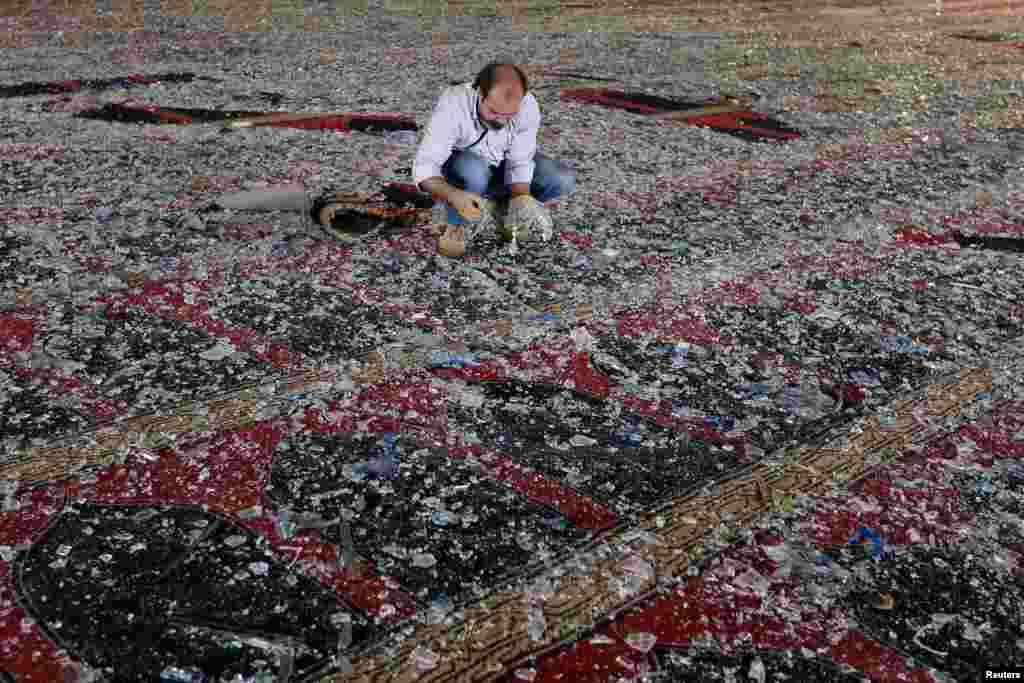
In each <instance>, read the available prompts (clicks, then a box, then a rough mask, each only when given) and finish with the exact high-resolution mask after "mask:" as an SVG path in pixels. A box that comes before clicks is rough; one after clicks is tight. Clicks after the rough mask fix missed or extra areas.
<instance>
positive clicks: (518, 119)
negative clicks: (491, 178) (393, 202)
mask: <svg viewBox="0 0 1024 683" xmlns="http://www.w3.org/2000/svg"><path fill="white" fill-rule="evenodd" d="M479 103H480V91H479V90H478V89H477V88H474V87H473V84H472V83H462V84H460V85H453V86H451V87H449V88H447V89H446V90H445V91H444V92H443V93H442V94H441V97H440V99H439V100H438V101H437V104H436V105H435V106H434V111H433V113H432V114H431V115H430V123H429V124H427V127H426V130H425V131H424V133H423V138H422V139H421V140H420V145H419V147H418V148H417V150H416V160H415V161H414V162H413V166H412V179H413V182H414V183H416V186H417V187H419V184H420V183H421V182H423V181H424V180H426V179H427V178H433V177H434V176H440V175H442V173H441V167H442V166H443V165H444V163H445V162H446V161H448V157H450V156H451V155H452V153H453V152H456V151H462V150H464V149H466V148H467V147H469V146H470V145H473V143H474V142H476V141H477V140H478V139H479V138H480V136H481V135H483V133H484V131H485V130H486V131H487V134H486V135H484V137H483V139H482V140H480V142H479V143H477V144H476V145H475V146H474V147H473V148H472V149H471V150H470V151H471V152H472V153H474V154H478V155H479V156H481V157H483V158H484V159H486V160H487V163H489V164H490V165H491V166H492V167H495V166H497V165H498V164H500V163H501V162H502V161H504V160H507V161H508V163H507V164H506V165H505V184H506V185H512V184H513V183H526V184H529V183H530V181H531V180H533V169H534V163H533V156H534V154H535V153H536V152H537V130H538V129H539V128H540V105H538V103H537V98H535V97H534V96H533V95H532V94H530V93H527V94H526V96H525V97H523V99H522V102H521V103H520V105H519V111H518V112H516V115H515V116H513V117H512V118H511V119H510V120H509V121H508V123H506V124H505V126H504V128H502V129H501V130H492V129H491V128H488V127H487V126H486V125H484V123H483V122H482V121H480V119H479V115H478V109H477V107H478V105H479Z"/></svg>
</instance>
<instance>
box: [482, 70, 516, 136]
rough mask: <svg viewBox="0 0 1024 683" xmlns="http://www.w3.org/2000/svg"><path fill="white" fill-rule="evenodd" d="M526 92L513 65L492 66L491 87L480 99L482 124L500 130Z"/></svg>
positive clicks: (513, 113) (514, 111)
mask: <svg viewBox="0 0 1024 683" xmlns="http://www.w3.org/2000/svg"><path fill="white" fill-rule="evenodd" d="M525 96H526V93H525V92H524V89H523V82H522V80H521V79H520V77H519V73H518V72H517V71H516V69H515V67H513V66H512V65H510V64H499V65H497V66H496V67H495V68H494V81H493V82H492V83H491V89H490V90H488V91H487V94H486V95H485V96H484V98H483V99H482V100H481V101H480V109H479V111H480V118H481V120H482V121H483V123H484V125H486V126H489V127H490V128H493V129H494V130H501V129H502V128H504V127H505V124H507V123H508V121H509V120H510V119H511V118H512V117H513V116H515V114H516V113H517V112H518V111H519V107H520V105H521V104H522V101H523V98H524V97H525Z"/></svg>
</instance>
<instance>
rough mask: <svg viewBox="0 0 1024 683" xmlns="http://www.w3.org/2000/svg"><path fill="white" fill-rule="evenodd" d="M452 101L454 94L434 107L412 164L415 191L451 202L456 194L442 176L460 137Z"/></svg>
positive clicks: (443, 95) (445, 95)
mask: <svg viewBox="0 0 1024 683" xmlns="http://www.w3.org/2000/svg"><path fill="white" fill-rule="evenodd" d="M451 98H452V96H451V94H450V93H449V92H445V93H444V94H442V96H441V98H440V99H439V100H438V101H437V104H436V105H435V106H434V111H433V113H432V114H431V116H430V122H429V123H428V124H427V127H426V130H425V131H424V134H423V139H422V140H421V141H420V144H419V147H418V148H417V150H416V158H415V159H414V160H413V164H412V177H413V182H414V183H415V184H416V187H418V188H419V189H421V190H423V191H424V192H429V193H430V194H431V195H432V196H433V197H434V199H438V200H441V201H448V197H449V195H450V194H451V193H452V192H453V191H454V190H455V188H454V187H452V186H451V185H449V184H448V183H447V182H445V179H444V177H443V175H442V172H441V169H442V167H443V166H444V162H445V160H446V159H448V157H449V156H450V155H451V153H452V147H453V146H454V144H455V138H456V135H457V133H458V131H457V128H458V124H457V123H456V116H455V106H454V103H453V102H452V99H451Z"/></svg>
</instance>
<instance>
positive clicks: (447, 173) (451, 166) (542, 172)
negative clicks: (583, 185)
mask: <svg viewBox="0 0 1024 683" xmlns="http://www.w3.org/2000/svg"><path fill="white" fill-rule="evenodd" d="M533 163H534V169H533V180H531V181H530V194H531V195H533V197H534V199H536V200H537V201H539V202H541V203H544V202H547V201H550V200H552V199H555V198H556V197H560V196H562V195H563V194H568V193H570V192H572V190H573V188H575V187H576V171H574V170H573V169H571V168H569V166H567V165H566V164H564V163H562V162H559V161H555V160H554V159H552V158H550V157H546V156H544V155H543V154H541V153H540V152H537V153H536V154H534V157H533ZM505 164H506V162H505V161H502V162H501V164H499V165H498V166H497V167H491V166H490V165H489V164H488V163H487V160H486V159H484V158H483V157H481V156H479V155H477V154H474V153H473V152H455V153H454V154H452V155H451V156H450V157H449V158H448V161H446V162H444V166H442V167H441V173H442V174H443V175H444V179H445V181H446V182H447V183H448V184H449V185H452V186H453V187H457V188H459V189H460V190H465V191H467V192H475V193H476V194H478V195H480V196H481V197H487V198H488V199H502V198H505V197H507V196H508V195H509V194H510V192H511V189H510V188H509V187H508V186H507V185H506V184H505ZM442 203H445V202H442ZM447 208H448V224H449V225H461V224H463V223H465V222H466V219H465V218H463V217H462V216H461V215H460V214H459V212H458V211H456V210H455V209H454V208H453V207H451V206H448V207H447Z"/></svg>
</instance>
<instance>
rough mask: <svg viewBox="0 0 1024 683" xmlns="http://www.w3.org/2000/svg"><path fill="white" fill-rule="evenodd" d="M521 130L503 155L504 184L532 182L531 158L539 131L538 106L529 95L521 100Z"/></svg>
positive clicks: (535, 150) (534, 152) (532, 165)
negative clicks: (504, 161) (504, 162)
mask: <svg viewBox="0 0 1024 683" xmlns="http://www.w3.org/2000/svg"><path fill="white" fill-rule="evenodd" d="M523 99H524V102H523V110H524V111H523V117H522V128H521V129H520V130H517V131H516V133H515V135H514V136H513V138H512V146H511V147H510V148H509V150H508V153H507V154H506V155H505V160H506V162H507V163H506V164H505V184H506V185H512V184H514V183H526V184H527V185H528V184H529V183H530V181H532V180H533V169H534V166H535V164H534V163H533V157H534V155H535V154H536V153H537V131H538V130H539V129H540V106H539V105H538V104H537V99H536V98H535V97H534V96H533V95H530V96H528V97H525V98H523Z"/></svg>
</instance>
